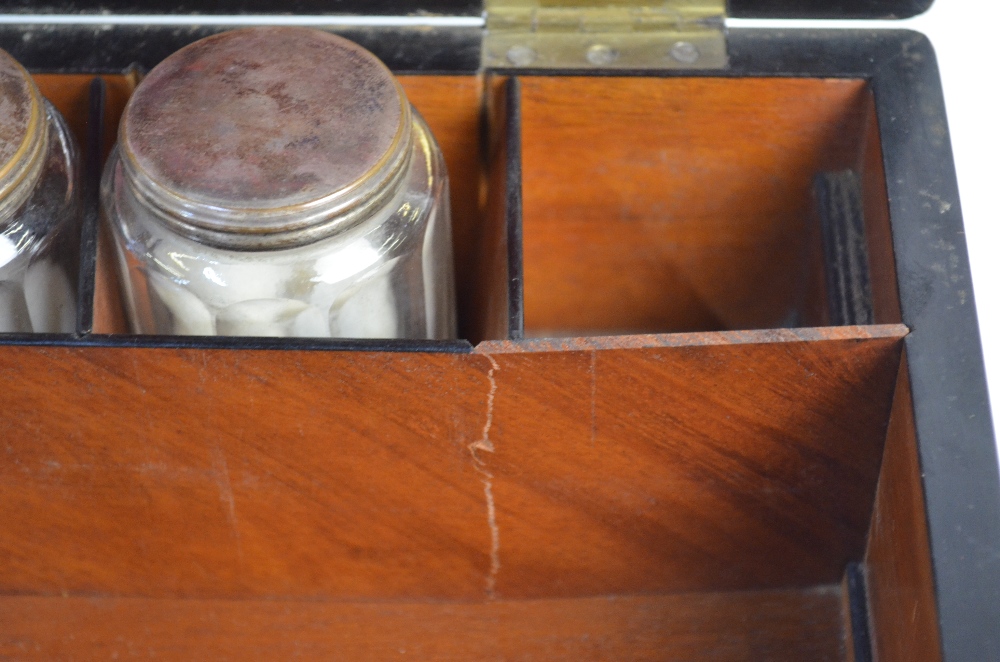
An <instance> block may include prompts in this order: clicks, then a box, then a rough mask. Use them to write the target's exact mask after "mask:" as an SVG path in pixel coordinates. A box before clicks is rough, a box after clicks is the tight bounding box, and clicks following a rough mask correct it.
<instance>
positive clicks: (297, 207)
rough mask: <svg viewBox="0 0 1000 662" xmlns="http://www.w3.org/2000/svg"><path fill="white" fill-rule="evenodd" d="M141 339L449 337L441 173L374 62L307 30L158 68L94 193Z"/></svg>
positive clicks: (214, 42) (215, 49) (428, 142)
mask: <svg viewBox="0 0 1000 662" xmlns="http://www.w3.org/2000/svg"><path fill="white" fill-rule="evenodd" d="M101 195H102V207H103V210H104V214H105V216H106V218H107V220H108V221H109V222H110V224H111V227H112V228H113V229H114V234H115V238H116V242H115V243H116V246H117V252H118V258H119V266H120V273H121V275H122V280H123V286H124V287H123V289H124V292H125V297H126V309H127V312H128V317H129V319H130V323H131V325H132V328H133V331H135V332H137V333H158V334H181V335H233V336H307V337H352V338H449V337H454V335H455V304H454V283H453V275H452V273H453V271H452V254H451V222H450V218H449V208H448V183H447V176H446V173H445V166H444V161H443V159H442V157H441V152H440V149H439V148H438V146H437V144H436V142H435V141H434V138H433V137H432V136H431V133H430V131H429V130H428V128H427V126H426V124H424V122H423V120H422V119H421V118H420V116H419V115H418V114H417V113H416V112H415V111H414V110H413V108H412V107H411V106H410V103H409V101H407V99H406V96H405V94H404V93H403V90H402V87H400V85H399V83H398V81H396V79H395V78H394V77H393V76H392V74H391V73H390V72H389V70H388V69H387V68H386V67H385V65H383V64H382V63H381V62H380V61H379V60H378V59H377V58H376V57H375V56H374V55H372V54H371V53H369V52H368V51H366V50H364V49H363V48H361V47H360V46H358V45H357V44H354V43H353V42H350V41H348V40H346V39H343V38H341V37H337V36H335V35H332V34H329V33H326V32H322V31H320V30H313V29H309V28H291V27H277V28H248V29H243V30H234V31H231V32H225V33H222V34H219V35H215V36H212V37H208V38H206V39H203V40H201V41H198V42H195V43H193V44H191V45H189V46H187V47H185V48H183V49H181V50H180V51H178V52H177V53H174V54H173V55H171V56H170V57H168V58H167V59H166V60H164V61H163V62H162V63H161V64H159V65H158V66H157V67H156V68H154V69H153V70H152V71H151V72H150V73H149V75H148V76H147V77H146V78H145V80H143V82H142V83H141V84H140V85H139V87H138V88H137V89H136V91H135V94H134V95H133V96H132V98H131V100H130V101H129V104H128V106H127V107H126V109H125V113H124V116H123V118H122V122H121V125H120V129H119V135H118V145H117V147H116V149H115V151H114V153H113V154H112V157H111V159H110V160H109V162H108V165H107V168H106V170H105V173H104V180H103V184H102V192H101Z"/></svg>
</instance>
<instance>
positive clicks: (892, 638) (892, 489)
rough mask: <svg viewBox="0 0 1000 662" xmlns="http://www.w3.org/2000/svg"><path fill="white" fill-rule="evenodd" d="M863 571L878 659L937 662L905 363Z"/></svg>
mask: <svg viewBox="0 0 1000 662" xmlns="http://www.w3.org/2000/svg"><path fill="white" fill-rule="evenodd" d="M865 570H866V575H867V579H868V603H869V608H868V612H869V618H870V619H871V623H872V639H873V647H874V649H875V655H876V657H875V659H876V660H878V661H879V662H937V661H939V660H941V659H942V657H941V640H940V636H939V634H938V626H937V623H938V619H937V606H936V602H935V597H934V595H935V591H934V576H933V571H932V568H931V552H930V543H929V541H928V537H927V515H926V510H925V506H924V492H923V483H922V480H921V472H920V461H919V459H918V457H917V438H916V429H915V428H914V421H913V400H912V398H911V395H910V376H909V373H908V371H907V369H906V360H905V358H904V359H903V361H902V364H901V366H900V371H899V379H898V381H897V383H896V393H895V395H894V397H893V405H892V416H891V418H890V420H889V431H888V434H887V437H886V442H885V458H884V459H883V461H882V473H881V475H880V476H879V482H878V492H877V493H876V497H875V511H874V513H873V515H872V524H871V533H870V534H869V539H868V546H867V549H866V552H865Z"/></svg>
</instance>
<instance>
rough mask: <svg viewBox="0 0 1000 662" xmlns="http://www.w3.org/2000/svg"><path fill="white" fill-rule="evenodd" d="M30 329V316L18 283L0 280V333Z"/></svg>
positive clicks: (23, 331)
mask: <svg viewBox="0 0 1000 662" xmlns="http://www.w3.org/2000/svg"><path fill="white" fill-rule="evenodd" d="M29 331H31V317H30V315H29V314H28V307H27V306H26V305H25V302H24V291H23V290H22V289H21V286H20V284H18V283H11V282H9V281H0V333H27V332H29Z"/></svg>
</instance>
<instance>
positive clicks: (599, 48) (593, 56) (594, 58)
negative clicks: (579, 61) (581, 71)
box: [587, 44, 618, 67]
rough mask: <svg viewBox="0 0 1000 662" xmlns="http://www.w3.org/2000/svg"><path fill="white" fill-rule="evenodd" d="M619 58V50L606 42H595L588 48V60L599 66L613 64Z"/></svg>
mask: <svg viewBox="0 0 1000 662" xmlns="http://www.w3.org/2000/svg"><path fill="white" fill-rule="evenodd" d="M617 59H618V51H617V50H615V49H614V48H611V47H610V46H605V45H604V44H594V45H593V46H591V47H590V48H588V49H587V62H590V63H591V64H593V65H596V66H598V67H603V66H605V65H608V64H611V63H612V62H614V61H615V60H617Z"/></svg>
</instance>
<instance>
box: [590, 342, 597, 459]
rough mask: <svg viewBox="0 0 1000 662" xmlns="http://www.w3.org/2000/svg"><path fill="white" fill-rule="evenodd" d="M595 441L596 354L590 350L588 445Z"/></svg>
mask: <svg viewBox="0 0 1000 662" xmlns="http://www.w3.org/2000/svg"><path fill="white" fill-rule="evenodd" d="M595 441H597V352H596V351H595V350H590V443H591V444H593V443H594V442H595Z"/></svg>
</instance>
